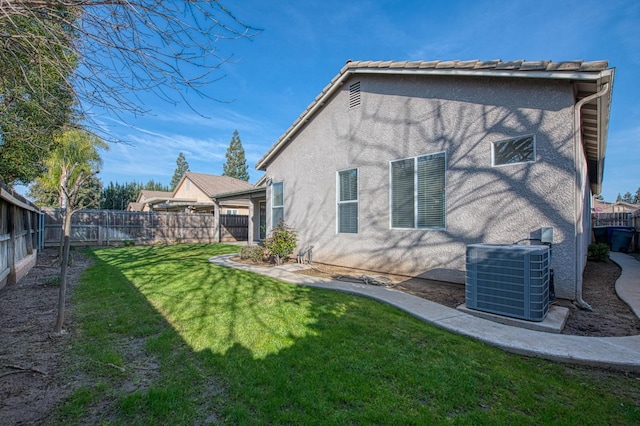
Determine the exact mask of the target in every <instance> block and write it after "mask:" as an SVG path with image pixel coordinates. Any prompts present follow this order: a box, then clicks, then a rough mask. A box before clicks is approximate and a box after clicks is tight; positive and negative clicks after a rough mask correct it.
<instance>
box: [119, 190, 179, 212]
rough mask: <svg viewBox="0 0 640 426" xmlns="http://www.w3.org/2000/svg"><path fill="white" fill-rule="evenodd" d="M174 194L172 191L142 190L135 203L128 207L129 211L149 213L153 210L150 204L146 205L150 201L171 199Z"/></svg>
mask: <svg viewBox="0 0 640 426" xmlns="http://www.w3.org/2000/svg"><path fill="white" fill-rule="evenodd" d="M172 195H173V192H170V191H152V190H149V189H142V190H141V191H140V193H139V194H138V198H136V201H135V202H132V203H129V205H128V206H127V210H128V211H133V212H147V211H150V210H151V207H149V204H147V203H146V201H147V200H150V199H152V198H153V199H166V200H168V199H170V198H171V196H172Z"/></svg>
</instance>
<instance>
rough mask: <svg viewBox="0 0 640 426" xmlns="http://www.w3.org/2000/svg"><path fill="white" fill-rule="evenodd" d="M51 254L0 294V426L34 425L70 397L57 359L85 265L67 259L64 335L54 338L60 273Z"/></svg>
mask: <svg viewBox="0 0 640 426" xmlns="http://www.w3.org/2000/svg"><path fill="white" fill-rule="evenodd" d="M56 256H57V251H56V250H44V251H42V252H40V253H39V254H38V263H37V265H36V266H35V267H34V268H33V269H32V270H31V271H30V272H29V274H28V275H27V276H26V277H24V278H23V279H22V280H20V282H19V283H18V284H17V285H16V286H7V287H4V288H3V289H2V290H0V342H2V345H0V424H4V425H10V424H38V423H41V422H42V420H43V419H44V418H46V417H47V415H48V413H49V412H50V411H51V409H52V408H53V407H54V406H55V405H56V404H57V403H58V402H60V401H61V400H63V399H64V398H65V397H66V396H67V395H69V393H70V392H71V390H72V389H71V387H70V386H68V381H67V380H64V378H62V377H61V373H62V368H63V367H64V366H63V362H62V357H63V355H64V353H65V351H66V349H67V348H68V347H69V345H70V343H71V339H72V338H73V323H72V317H71V315H70V310H71V297H70V296H71V293H72V292H73V288H74V287H75V285H76V284H77V283H78V278H79V276H80V273H81V272H82V271H83V270H84V269H85V268H86V267H87V266H89V265H90V263H91V262H90V261H89V259H87V258H86V257H85V256H83V255H81V254H80V253H74V254H73V264H72V265H71V267H70V268H69V269H68V271H69V275H68V281H67V283H68V286H67V289H68V291H67V297H66V305H67V312H66V315H65V323H64V329H65V331H66V333H64V334H60V335H58V334H54V333H53V327H54V325H55V322H56V316H57V313H58V311H57V304H58V297H59V296H58V295H59V291H60V285H59V284H60V280H59V277H60V267H59V266H57V262H56Z"/></svg>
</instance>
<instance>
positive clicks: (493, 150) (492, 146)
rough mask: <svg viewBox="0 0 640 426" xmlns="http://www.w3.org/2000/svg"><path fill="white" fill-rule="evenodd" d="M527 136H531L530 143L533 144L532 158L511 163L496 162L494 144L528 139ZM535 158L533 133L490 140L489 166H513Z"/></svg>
mask: <svg viewBox="0 0 640 426" xmlns="http://www.w3.org/2000/svg"><path fill="white" fill-rule="evenodd" d="M529 138H531V143H532V145H533V160H527V161H515V162H513V163H501V164H496V145H497V144H500V143H508V142H515V141H518V140H521V139H529ZM536 159H537V154H536V135H534V134H529V135H522V136H515V137H513V138H507V139H500V140H499V141H494V142H491V167H505V166H514V165H516V164H529V163H535V162H536Z"/></svg>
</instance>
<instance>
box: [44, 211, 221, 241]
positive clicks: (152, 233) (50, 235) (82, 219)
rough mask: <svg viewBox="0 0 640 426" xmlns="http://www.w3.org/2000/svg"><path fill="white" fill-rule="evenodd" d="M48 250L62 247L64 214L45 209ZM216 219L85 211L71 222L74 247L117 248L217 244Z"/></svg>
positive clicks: (146, 213)
mask: <svg viewBox="0 0 640 426" xmlns="http://www.w3.org/2000/svg"><path fill="white" fill-rule="evenodd" d="M44 213H45V229H44V231H45V237H44V244H45V246H53V245H58V244H60V237H61V235H62V219H63V214H62V212H61V211H60V210H59V209H45V211H44ZM214 226H215V218H214V217H213V215H210V214H192V213H168V212H130V211H120V210H82V211H79V212H77V213H75V214H74V215H73V217H72V220H71V243H72V244H83V245H98V246H101V245H114V244H121V243H122V242H124V241H135V242H136V243H138V244H154V243H178V242H203V243H204V242H207V243H211V242H215V229H214Z"/></svg>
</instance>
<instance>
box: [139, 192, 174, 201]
mask: <svg viewBox="0 0 640 426" xmlns="http://www.w3.org/2000/svg"><path fill="white" fill-rule="evenodd" d="M171 195H173V192H171V191H152V190H150V189H141V190H140V193H139V194H138V199H137V200H136V201H137V202H140V201H142V200H148V199H149V198H156V197H169V198H171Z"/></svg>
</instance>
